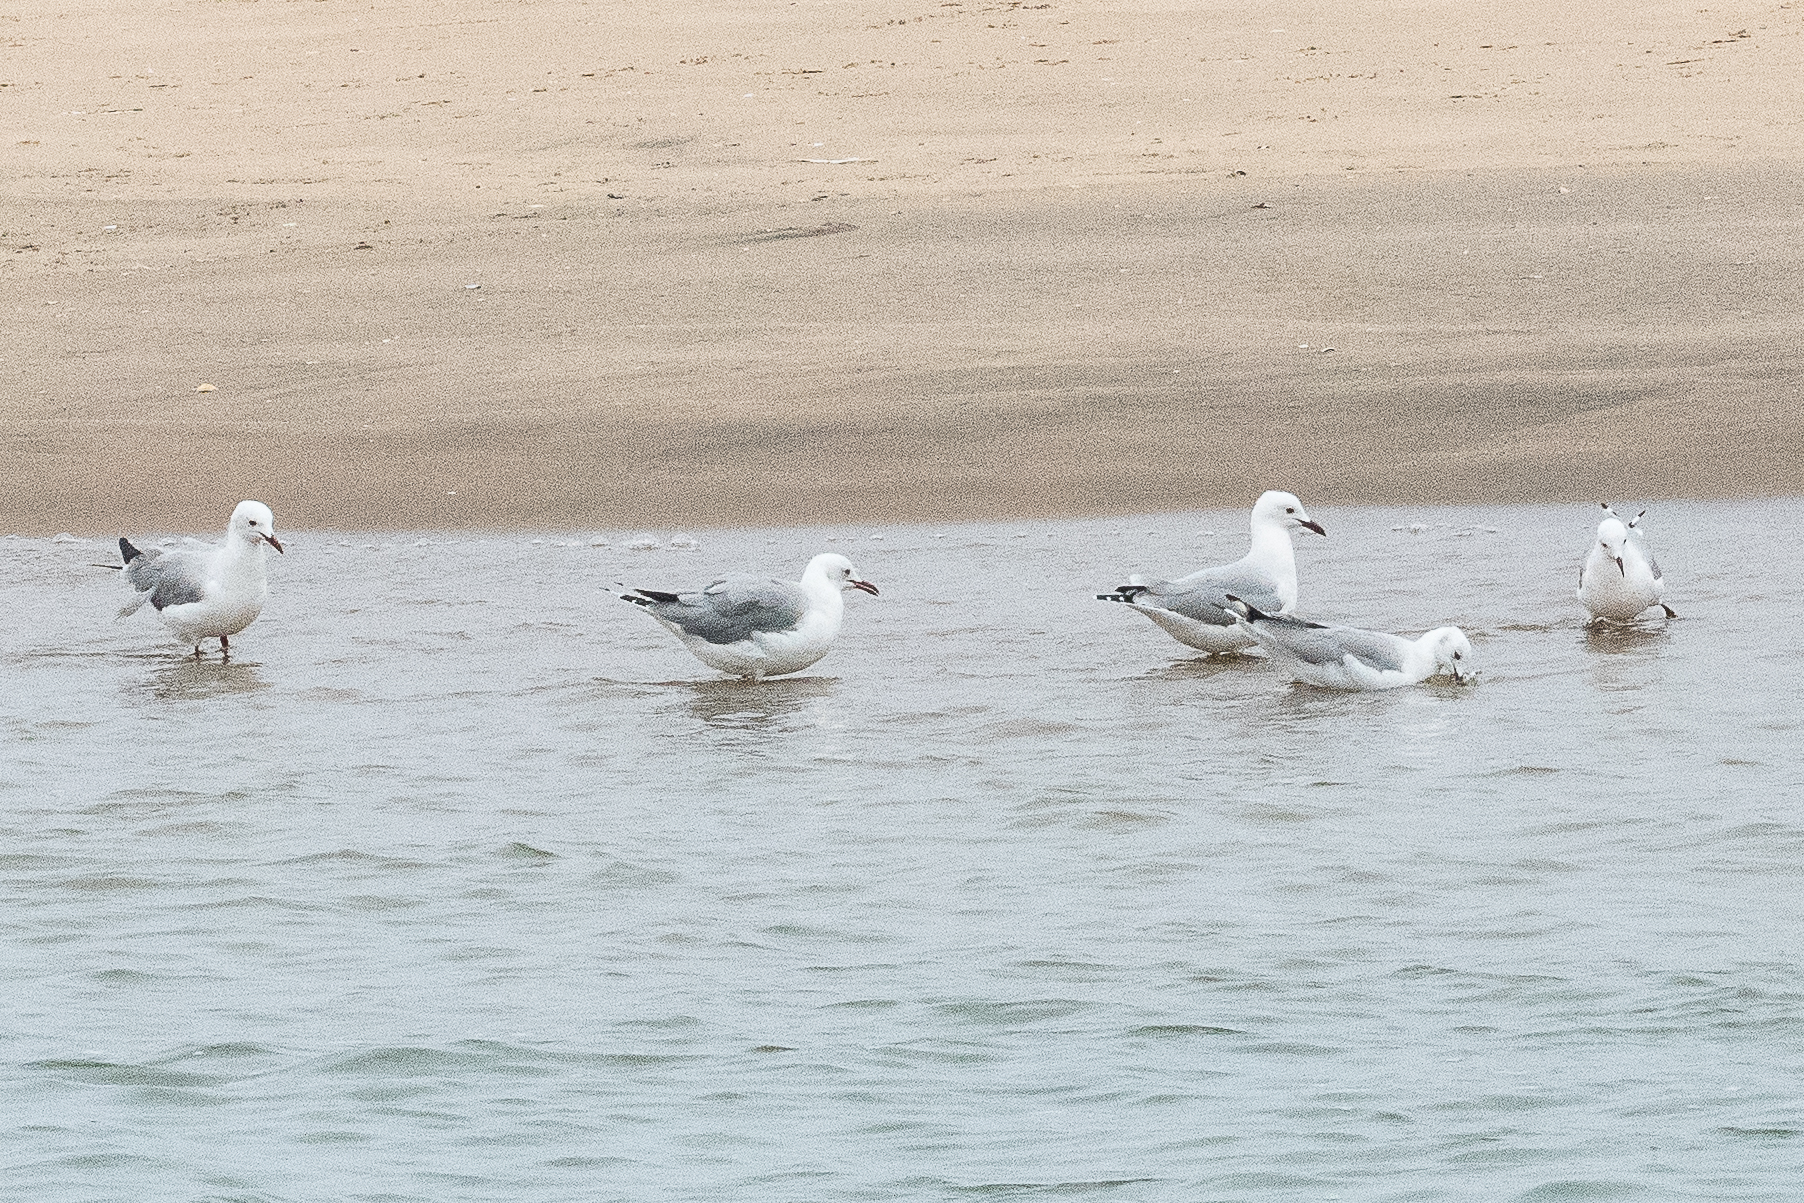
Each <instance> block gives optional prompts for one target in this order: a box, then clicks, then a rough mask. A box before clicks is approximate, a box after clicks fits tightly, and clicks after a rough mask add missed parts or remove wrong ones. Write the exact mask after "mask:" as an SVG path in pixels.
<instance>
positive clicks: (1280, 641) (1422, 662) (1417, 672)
mask: <svg viewBox="0 0 1804 1203" xmlns="http://www.w3.org/2000/svg"><path fill="white" fill-rule="evenodd" d="M1227 600H1228V604H1229V606H1231V607H1232V608H1233V610H1234V615H1235V619H1236V621H1237V622H1239V623H1240V625H1241V627H1242V628H1244V629H1245V631H1246V633H1247V636H1248V637H1249V638H1251V639H1256V640H1258V641H1259V645H1260V646H1261V647H1263V648H1264V649H1265V650H1266V651H1268V652H1270V653H1271V654H1272V658H1273V659H1275V660H1277V661H1278V662H1279V663H1280V664H1283V665H1284V666H1285V667H1286V668H1288V669H1290V672H1291V675H1292V676H1293V677H1295V678H1296V679H1297V680H1299V681H1302V682H1305V683H1306V684H1309V685H1320V686H1322V687H1323V688H1326V689H1396V688H1397V687H1398V686H1400V685H1414V684H1416V683H1417V682H1418V681H1426V680H1427V679H1428V678H1429V677H1432V676H1434V675H1435V674H1436V673H1438V672H1441V671H1443V670H1445V671H1446V672H1449V673H1452V674H1453V679H1454V680H1455V681H1461V682H1463V681H1466V680H1468V679H1469V678H1470V677H1471V676H1472V673H1471V670H1470V668H1469V667H1468V665H1467V660H1468V659H1469V658H1470V656H1471V655H1472V644H1471V643H1470V642H1469V641H1468V640H1467V639H1466V635H1465V632H1464V631H1461V630H1460V629H1459V628H1458V627H1437V628H1436V629H1434V630H1432V631H1430V632H1428V634H1426V635H1423V636H1422V637H1421V638H1419V639H1405V638H1404V637H1403V636H1401V635H1391V634H1387V633H1386V632H1384V631H1364V630H1361V629H1359V628H1358V627H1340V626H1324V625H1323V624H1321V623H1319V622H1305V621H1304V620H1303V619H1301V618H1292V617H1290V616H1288V615H1281V614H1266V613H1263V612H1261V611H1260V610H1258V609H1255V608H1254V607H1253V606H1251V605H1249V604H1247V603H1246V602H1245V601H1243V600H1242V599H1240V598H1238V597H1234V596H1229V597H1228V599H1227ZM1462 669H1465V671H1464V672H1462V671H1461V670H1462Z"/></svg>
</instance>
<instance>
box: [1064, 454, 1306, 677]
mask: <svg viewBox="0 0 1804 1203" xmlns="http://www.w3.org/2000/svg"><path fill="white" fill-rule="evenodd" d="M1252 526H1253V545H1252V547H1251V548H1250V549H1249V550H1248V551H1247V553H1246V555H1244V556H1242V557H1241V558H1240V559H1238V560H1236V561H1234V562H1233V563H1232V564H1222V565H1219V566H1217V567H1214V568H1204V569H1202V570H1201V571H1198V572H1193V573H1191V574H1190V575H1189V576H1186V577H1179V578H1178V579H1177V580H1175V581H1147V580H1142V579H1141V578H1140V577H1138V576H1135V577H1130V578H1129V579H1128V583H1127V584H1125V585H1123V586H1121V587H1120V588H1118V589H1116V590H1115V591H1114V592H1113V593H1099V594H1097V595H1096V597H1097V600H1098V601H1111V602H1122V603H1124V604H1126V605H1130V606H1132V607H1134V609H1136V610H1138V611H1139V612H1140V613H1142V614H1144V615H1146V616H1147V617H1148V618H1150V619H1152V620H1153V621H1154V622H1155V623H1157V624H1158V625H1159V626H1160V627H1161V628H1162V629H1163V630H1164V631H1165V633H1166V634H1167V635H1170V636H1171V637H1172V638H1173V639H1176V640H1177V641H1178V642H1179V643H1182V644H1184V645H1185V646H1187V647H1193V648H1195V649H1196V650H1197V651H1199V652H1211V653H1214V652H1238V651H1241V650H1243V649H1246V648H1249V647H1252V646H1253V644H1254V642H1255V641H1254V639H1253V638H1252V636H1250V635H1248V634H1247V633H1246V631H1245V630H1243V629H1242V628H1241V627H1240V626H1239V625H1238V623H1237V622H1236V620H1235V616H1234V614H1233V613H1232V612H1230V611H1229V609H1228V601H1227V599H1228V595H1229V594H1230V593H1232V594H1234V595H1235V596H1236V597H1243V598H1246V599H1247V600H1249V601H1251V602H1252V603H1253V604H1254V605H1256V606H1258V607H1259V608H1260V609H1262V610H1264V611H1266V612H1267V613H1269V614H1289V613H1290V612H1291V611H1292V610H1294V609H1295V608H1296V605H1297V558H1296V553H1295V551H1294V550H1292V548H1291V544H1290V532H1291V531H1293V530H1311V531H1314V532H1315V533H1316V534H1318V535H1326V534H1327V533H1328V532H1327V531H1325V530H1323V529H1322V526H1321V523H1319V522H1316V521H1314V520H1312V519H1311V518H1310V517H1309V515H1308V514H1307V513H1306V512H1305V511H1304V509H1303V503H1302V502H1300V501H1298V500H1297V498H1296V495H1295V494H1292V493H1283V492H1279V491H1278V490H1276V489H1273V490H1270V491H1268V492H1265V493H1261V494H1260V495H1259V500H1258V501H1257V502H1255V503H1254V504H1253V520H1252Z"/></svg>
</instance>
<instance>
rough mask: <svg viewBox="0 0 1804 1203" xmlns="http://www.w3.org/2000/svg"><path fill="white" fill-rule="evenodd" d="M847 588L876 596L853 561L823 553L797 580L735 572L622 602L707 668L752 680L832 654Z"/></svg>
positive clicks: (642, 592)
mask: <svg viewBox="0 0 1804 1203" xmlns="http://www.w3.org/2000/svg"><path fill="white" fill-rule="evenodd" d="M848 589H859V590H862V591H864V592H865V593H869V594H872V595H875V594H876V592H877V586H875V585H873V584H871V582H869V581H866V580H860V579H859V577H858V573H857V572H856V571H855V570H854V569H853V568H852V562H851V561H850V560H848V559H846V557H844V556H842V555H836V554H834V553H833V552H826V553H823V554H822V555H818V556H815V557H814V559H812V560H810V561H808V567H807V568H806V569H805V570H804V571H803V572H802V579H801V580H800V581H779V580H773V579H771V578H769V577H759V576H750V575H747V574H745V573H732V574H730V575H728V576H723V577H721V578H720V579H719V580H717V581H715V582H713V583H712V584H710V585H707V586H705V587H704V588H701V589H698V590H695V591H694V592H690V593H666V592H663V591H661V590H657V589H633V590H630V591H629V592H626V593H623V594H621V595H620V598H621V600H622V601H629V602H632V603H633V604H634V605H635V606H642V607H644V609H645V611H646V612H647V613H648V614H650V615H651V616H652V617H653V618H655V619H657V620H658V621H659V622H661V623H663V624H664V626H665V627H667V628H669V630H670V632H671V633H672V634H673V635H675V636H676V637H677V638H678V639H680V640H682V643H683V646H684V647H686V648H688V649H689V652H690V654H691V655H693V656H694V657H695V658H696V659H697V660H700V661H701V662H702V663H703V664H706V665H707V666H708V667H709V668H717V669H719V670H720V671H721V672H723V673H726V674H728V675H729V676H734V677H747V678H750V679H751V680H754V681H757V680H761V679H763V678H765V677H780V676H783V675H784V674H786V673H794V672H801V671H802V670H803V669H804V668H807V667H808V666H809V665H811V664H813V663H814V662H815V661H816V660H819V659H820V658H821V657H822V656H825V655H826V654H827V652H828V651H829V650H831V648H832V647H833V641H834V639H836V638H837V637H838V635H839V624H840V619H841V618H842V617H843V616H844V614H845V597H844V593H845V591H846V590H848Z"/></svg>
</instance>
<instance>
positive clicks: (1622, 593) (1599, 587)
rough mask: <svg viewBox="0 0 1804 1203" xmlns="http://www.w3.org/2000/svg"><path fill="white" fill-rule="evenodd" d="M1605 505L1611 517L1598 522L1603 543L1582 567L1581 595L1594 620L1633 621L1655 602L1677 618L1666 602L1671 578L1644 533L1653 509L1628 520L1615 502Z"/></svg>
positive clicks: (1598, 532)
mask: <svg viewBox="0 0 1804 1203" xmlns="http://www.w3.org/2000/svg"><path fill="white" fill-rule="evenodd" d="M1603 507H1604V513H1605V514H1607V515H1608V517H1606V518H1605V519H1604V520H1603V521H1602V522H1600V523H1598V524H1597V542H1595V543H1593V544H1592V545H1591V552H1590V554H1589V555H1587V556H1586V557H1585V562H1584V564H1583V565H1581V566H1580V568H1579V583H1578V599H1579V600H1580V601H1581V602H1584V603H1585V609H1587V610H1589V611H1591V621H1592V622H1596V621H1597V620H1599V619H1603V620H1605V621H1608V622H1630V621H1632V620H1634V619H1635V618H1636V617H1637V616H1639V615H1640V614H1641V613H1642V611H1644V610H1648V609H1651V608H1653V607H1654V606H1659V607H1660V609H1662V610H1663V611H1665V612H1666V616H1667V617H1668V618H1677V617H1678V615H1677V614H1675V613H1673V608H1672V607H1671V606H1669V605H1667V604H1666V602H1665V601H1664V600H1663V598H1664V597H1665V595H1666V581H1665V580H1664V579H1663V578H1662V577H1661V576H1660V564H1659V562H1658V561H1657V560H1655V559H1654V557H1653V556H1652V555H1650V554H1649V553H1648V550H1647V539H1646V538H1645V537H1644V536H1643V535H1642V533H1641V519H1642V518H1643V517H1645V516H1646V514H1647V511H1646V510H1642V511H1641V513H1639V514H1636V515H1635V516H1634V517H1633V518H1631V519H1629V520H1628V521H1627V522H1624V521H1623V520H1622V519H1621V518H1619V517H1618V516H1617V514H1616V511H1615V510H1613V509H1611V508H1610V503H1609V502H1607V501H1606V502H1604V503H1603Z"/></svg>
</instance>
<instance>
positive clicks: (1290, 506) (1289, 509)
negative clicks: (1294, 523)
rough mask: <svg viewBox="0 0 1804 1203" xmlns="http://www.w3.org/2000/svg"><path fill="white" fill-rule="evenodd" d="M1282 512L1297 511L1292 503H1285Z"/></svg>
mask: <svg viewBox="0 0 1804 1203" xmlns="http://www.w3.org/2000/svg"><path fill="white" fill-rule="evenodd" d="M1284 512H1285V513H1286V514H1294V513H1296V512H1297V507H1296V506H1294V505H1287V506H1285V507H1284Z"/></svg>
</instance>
